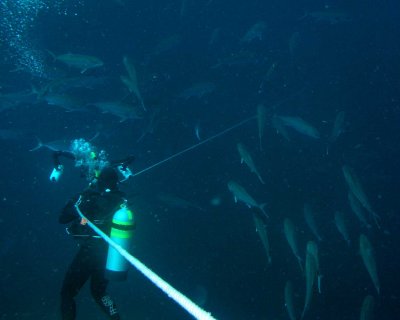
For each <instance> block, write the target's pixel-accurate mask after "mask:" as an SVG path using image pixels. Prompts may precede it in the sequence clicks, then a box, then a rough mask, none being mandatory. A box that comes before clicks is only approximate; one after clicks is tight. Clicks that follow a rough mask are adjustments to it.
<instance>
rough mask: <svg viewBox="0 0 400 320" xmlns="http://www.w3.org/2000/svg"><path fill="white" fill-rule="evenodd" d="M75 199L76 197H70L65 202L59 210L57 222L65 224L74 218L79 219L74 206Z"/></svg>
mask: <svg viewBox="0 0 400 320" xmlns="http://www.w3.org/2000/svg"><path fill="white" fill-rule="evenodd" d="M74 200H75V201H74ZM76 201H77V199H71V200H69V201H68V202H67V204H66V205H65V207H64V208H63V209H62V211H61V214H60V217H59V218H58V222H59V223H61V224H66V223H70V222H72V221H74V220H77V219H80V216H79V214H78V212H77V211H76V208H75V203H76Z"/></svg>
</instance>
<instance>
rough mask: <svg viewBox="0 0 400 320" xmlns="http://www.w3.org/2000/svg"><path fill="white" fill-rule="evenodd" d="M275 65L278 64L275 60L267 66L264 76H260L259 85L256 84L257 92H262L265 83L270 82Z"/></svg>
mask: <svg viewBox="0 0 400 320" xmlns="http://www.w3.org/2000/svg"><path fill="white" fill-rule="evenodd" d="M277 66H278V63H277V62H273V63H272V64H271V65H270V66H269V68H268V70H267V73H266V74H265V76H264V77H263V78H262V80H261V83H260V85H259V86H258V93H259V94H260V93H262V92H264V88H265V87H266V85H267V84H268V83H270V82H271V81H272V80H273V78H274V75H275V71H276V68H277Z"/></svg>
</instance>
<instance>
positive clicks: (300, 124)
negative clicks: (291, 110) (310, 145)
mask: <svg viewBox="0 0 400 320" xmlns="http://www.w3.org/2000/svg"><path fill="white" fill-rule="evenodd" d="M278 117H279V118H280V119H281V120H282V123H283V124H284V125H285V126H287V127H290V128H292V129H294V130H296V131H297V132H299V133H302V134H304V135H306V136H308V137H311V138H314V139H319V138H320V134H319V132H318V130H317V129H315V128H314V127H313V126H312V125H310V124H309V123H308V122H306V121H304V120H303V119H302V118H300V117H284V116H278Z"/></svg>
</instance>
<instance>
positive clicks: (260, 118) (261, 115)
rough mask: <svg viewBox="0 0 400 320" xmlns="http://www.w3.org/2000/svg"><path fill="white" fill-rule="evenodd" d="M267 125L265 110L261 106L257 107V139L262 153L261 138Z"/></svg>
mask: <svg viewBox="0 0 400 320" xmlns="http://www.w3.org/2000/svg"><path fill="white" fill-rule="evenodd" d="M266 123H267V108H266V107H265V106H264V105H263V104H259V105H258V106H257V124H258V138H259V141H260V151H262V149H263V148H262V138H263V137H264V133H265V125H266Z"/></svg>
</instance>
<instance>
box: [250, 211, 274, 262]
mask: <svg viewBox="0 0 400 320" xmlns="http://www.w3.org/2000/svg"><path fill="white" fill-rule="evenodd" d="M253 220H254V224H255V226H256V231H257V234H258V235H259V237H260V239H261V242H262V244H263V247H264V250H265V253H266V254H267V259H268V264H271V262H272V259H271V247H270V244H269V240H268V232H267V227H266V226H265V224H264V222H263V220H262V219H261V218H260V217H259V216H258V214H256V213H254V214H253Z"/></svg>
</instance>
